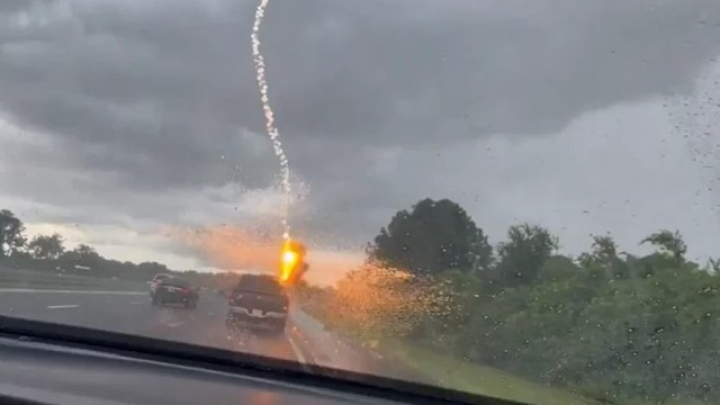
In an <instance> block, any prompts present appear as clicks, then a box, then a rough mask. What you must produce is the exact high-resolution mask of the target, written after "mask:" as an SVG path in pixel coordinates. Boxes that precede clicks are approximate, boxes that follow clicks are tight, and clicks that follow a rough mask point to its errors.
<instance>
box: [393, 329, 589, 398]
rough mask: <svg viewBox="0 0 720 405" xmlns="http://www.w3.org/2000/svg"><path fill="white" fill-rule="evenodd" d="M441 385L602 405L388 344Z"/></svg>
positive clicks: (481, 392) (500, 395)
mask: <svg viewBox="0 0 720 405" xmlns="http://www.w3.org/2000/svg"><path fill="white" fill-rule="evenodd" d="M388 350H389V351H391V352H392V353H393V354H394V355H395V356H396V357H397V358H398V359H400V360H401V361H403V362H404V363H406V364H407V365H408V366H409V367H411V368H413V369H414V370H415V371H416V372H417V373H419V374H421V375H423V376H425V377H426V378H427V379H428V380H430V381H432V382H434V383H436V384H437V385H439V386H441V387H443V388H448V389H453V390H458V391H464V392H469V393H473V394H479V395H484V396H489V397H496V398H502V399H508V400H512V401H518V402H522V403H527V404H534V405H597V404H598V402H596V401H592V400H590V399H586V398H584V397H581V396H578V395H574V394H572V393H568V392H566V391H562V390H559V389H556V388H551V387H547V386H545V385H541V384H537V383H533V382H530V381H527V380H524V379H522V378H519V377H515V376H513V375H510V374H507V373H504V372H502V371H499V370H496V369H493V368H489V367H482V366H478V365H475V364H472V363H469V362H464V361H460V360H458V359H455V358H452V357H447V356H443V355H439V354H437V353H434V352H431V351H429V350H425V349H422V348H419V347H417V346H412V345H410V344H407V343H399V342H392V343H384V344H383V351H388Z"/></svg>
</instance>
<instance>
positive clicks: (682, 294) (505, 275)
mask: <svg viewBox="0 0 720 405" xmlns="http://www.w3.org/2000/svg"><path fill="white" fill-rule="evenodd" d="M638 242H639V243H640V244H649V245H652V246H654V247H655V248H656V249H655V251H654V252H652V253H650V254H647V255H634V254H632V253H627V252H625V251H621V250H620V248H619V247H618V245H617V244H616V242H615V241H614V239H613V238H612V236H611V235H596V236H593V238H592V243H591V245H590V246H589V248H588V250H587V251H586V252H584V253H582V254H580V255H577V256H575V257H573V256H569V255H564V254H561V253H559V246H560V240H559V238H558V237H557V236H555V235H554V234H553V233H552V232H551V231H550V230H548V229H546V228H544V227H541V226H537V225H532V224H518V225H515V226H511V227H510V228H509V229H508V231H507V235H506V238H505V240H504V241H503V242H501V243H499V244H497V245H495V246H493V245H491V244H490V242H489V240H488V237H487V236H486V235H485V233H484V232H483V230H482V229H481V228H480V227H479V226H477V224H476V223H475V222H474V221H473V220H472V218H470V216H469V215H468V214H467V213H466V211H465V210H464V209H463V208H462V207H460V206H459V205H458V204H457V203H455V202H452V201H450V200H447V199H445V200H439V201H434V200H431V199H424V200H422V201H419V202H418V203H417V204H415V205H414V206H413V207H412V209H410V210H401V211H399V212H398V213H397V214H395V215H394V216H393V217H392V218H391V220H390V222H389V224H388V225H387V226H386V227H384V228H382V230H381V231H380V233H379V234H378V235H377V237H375V238H374V240H373V241H372V242H371V243H369V244H368V248H367V263H366V265H365V266H364V267H363V268H361V269H358V270H357V271H353V272H351V273H349V274H348V275H347V276H346V277H345V279H344V280H342V281H341V282H340V283H338V285H337V287H336V288H334V289H327V288H326V289H319V288H306V290H305V292H304V298H305V299H304V301H306V302H307V304H306V305H307V306H308V307H309V310H312V311H314V312H315V313H316V314H319V316H320V317H322V318H323V319H324V320H325V321H326V322H328V323H329V324H330V325H331V326H332V327H334V328H337V329H340V330H345V331H347V332H349V333H352V334H353V335H356V336H359V335H364V336H365V337H368V338H374V339H381V340H382V339H402V340H404V341H407V342H412V344H414V345H421V346H424V347H426V348H429V349H432V350H433V351H434V352H436V353H437V352H440V353H445V354H446V355H448V356H454V357H456V358H458V359H463V361H470V362H473V363H477V364H480V365H484V366H491V367H494V368H497V369H500V370H504V371H506V372H510V373H513V374H516V375H522V376H524V377H525V378H527V379H530V380H534V381H537V382H540V383H544V384H548V385H553V386H560V387H564V388H568V389H572V390H574V391H579V392H581V393H583V394H585V395H587V396H590V397H593V398H596V399H599V400H602V401H604V402H607V403H633V401H640V403H647V402H651V403H662V402H665V401H669V400H677V399H678V398H682V399H685V400H688V401H689V400H703V401H705V400H714V401H717V400H720V322H718V321H719V320H720V310H719V309H718V308H720V277H717V276H716V273H717V271H718V270H719V268H718V262H717V261H715V260H712V259H711V260H710V261H709V262H708V263H707V264H699V263H696V262H693V261H691V260H688V259H687V258H686V252H687V245H686V244H685V242H684V241H683V238H682V235H681V234H680V233H679V232H678V231H674V230H658V231H656V232H654V233H650V234H649V235H648V236H647V237H646V238H644V239H643V240H640V241H638ZM318 302H321V303H318Z"/></svg>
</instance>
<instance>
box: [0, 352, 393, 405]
mask: <svg viewBox="0 0 720 405" xmlns="http://www.w3.org/2000/svg"><path fill="white" fill-rule="evenodd" d="M0 364H2V367H0V403H9V404H11V403H18V404H25V403H35V404H53V405H66V404H67V405H71V404H72V405H83V404H96V405H120V404H127V405H129V404H133V405H140V404H143V405H144V404H148V405H150V404H152V405H157V404H173V405H179V404H193V405H196V404H199V403H207V404H233V405H237V404H247V405H254V404H257V405H271V404H272V405H281V404H292V405H309V404H317V405H335V404H370V403H373V404H396V403H397V402H390V401H382V400H378V399H372V401H370V400H369V399H367V398H365V397H361V396H357V395H352V394H341V393H336V392H333V391H331V390H324V389H319V388H315V387H303V386H301V385H296V384H291V383H285V382H279V381H274V380H271V379H265V378H257V377H248V376H242V375H237V374H232V373H225V372H218V371H213V370H206V369H200V368H193V367H187V366H182V365H175V364H167V363H162V362H157V361H152V360H137V359H133V358H129V357H124V356H118V355H107V354H103V353H100V352H95V351H89V350H81V349H80V350H79V349H67V348H63V347H58V346H54V345H48V344H44V343H35V342H24V341H21V340H13V339H5V338H0Z"/></svg>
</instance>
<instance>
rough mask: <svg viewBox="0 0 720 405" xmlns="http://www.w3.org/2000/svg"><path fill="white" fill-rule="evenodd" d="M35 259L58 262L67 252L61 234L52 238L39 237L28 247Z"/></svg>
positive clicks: (51, 236)
mask: <svg viewBox="0 0 720 405" xmlns="http://www.w3.org/2000/svg"><path fill="white" fill-rule="evenodd" d="M28 247H29V248H30V251H31V252H32V255H33V257H34V258H35V259H40V260H56V259H58V258H59V257H60V255H62V254H63V252H64V251H65V246H64V241H63V238H62V236H60V234H59V233H54V234H52V235H50V236H47V235H38V236H36V237H35V238H33V240H32V241H31V242H30V244H29V245H28Z"/></svg>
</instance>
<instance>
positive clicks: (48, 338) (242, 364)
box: [0, 315, 523, 405]
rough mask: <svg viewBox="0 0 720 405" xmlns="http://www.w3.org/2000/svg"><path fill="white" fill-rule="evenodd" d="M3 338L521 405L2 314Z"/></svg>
mask: <svg viewBox="0 0 720 405" xmlns="http://www.w3.org/2000/svg"><path fill="white" fill-rule="evenodd" d="M0 334H2V335H5V336H6V337H12V338H15V339H18V338H20V339H23V340H26V341H27V339H28V338H30V339H34V340H36V341H38V342H42V343H49V344H56V345H64V346H70V347H74V348H81V349H86V350H95V351H99V352H106V353H108V352H109V353H113V354H116V355H121V356H125V357H131V358H140V359H143V360H151V361H159V362H163V363H169V364H177V365H182V366H189V367H193V368H200V369H206V370H214V371H221V372H225V373H230V374H234V375H238V374H249V375H250V376H253V377H260V378H264V379H267V380H282V381H284V382H288V383H293V384H301V385H305V386H311V387H315V388H320V389H325V390H328V389H329V390H337V391H340V392H350V393H354V394H358V395H363V396H369V397H376V398H382V399H386V400H391V401H401V402H408V401H410V402H412V403H416V404H442V403H445V404H478V405H523V404H521V403H519V402H513V401H508V400H503V399H497V398H492V397H483V396H479V395H474V394H469V393H464V392H460V391H451V390H446V389H443V388H438V387H433V386H428V385H424V384H419V383H413V382H408V381H402V380H395V379H390V378H385V377H378V376H373V375H367V374H360V373H354V372H350V371H346V370H339V369H331V368H327V367H320V366H317V365H310V368H311V372H308V371H306V370H305V369H304V368H303V366H302V365H301V364H299V363H297V362H292V361H288V360H282V359H275V358H271V357H265V356H259V355H255V354H250V353H243V352H234V351H228V350H223V349H219V348H212V347H205V346H198V345H192V344H189V343H182V342H176V341H168V340H161V339H154V338H150V337H145V336H137V335H129V334H123V333H117V332H110V331H104V330H97V329H90V328H83V327H79V326H71V325H62V324H55V323H49V322H41V321H34V320H28V319H19V318H13V317H7V316H3V315H0Z"/></svg>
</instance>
